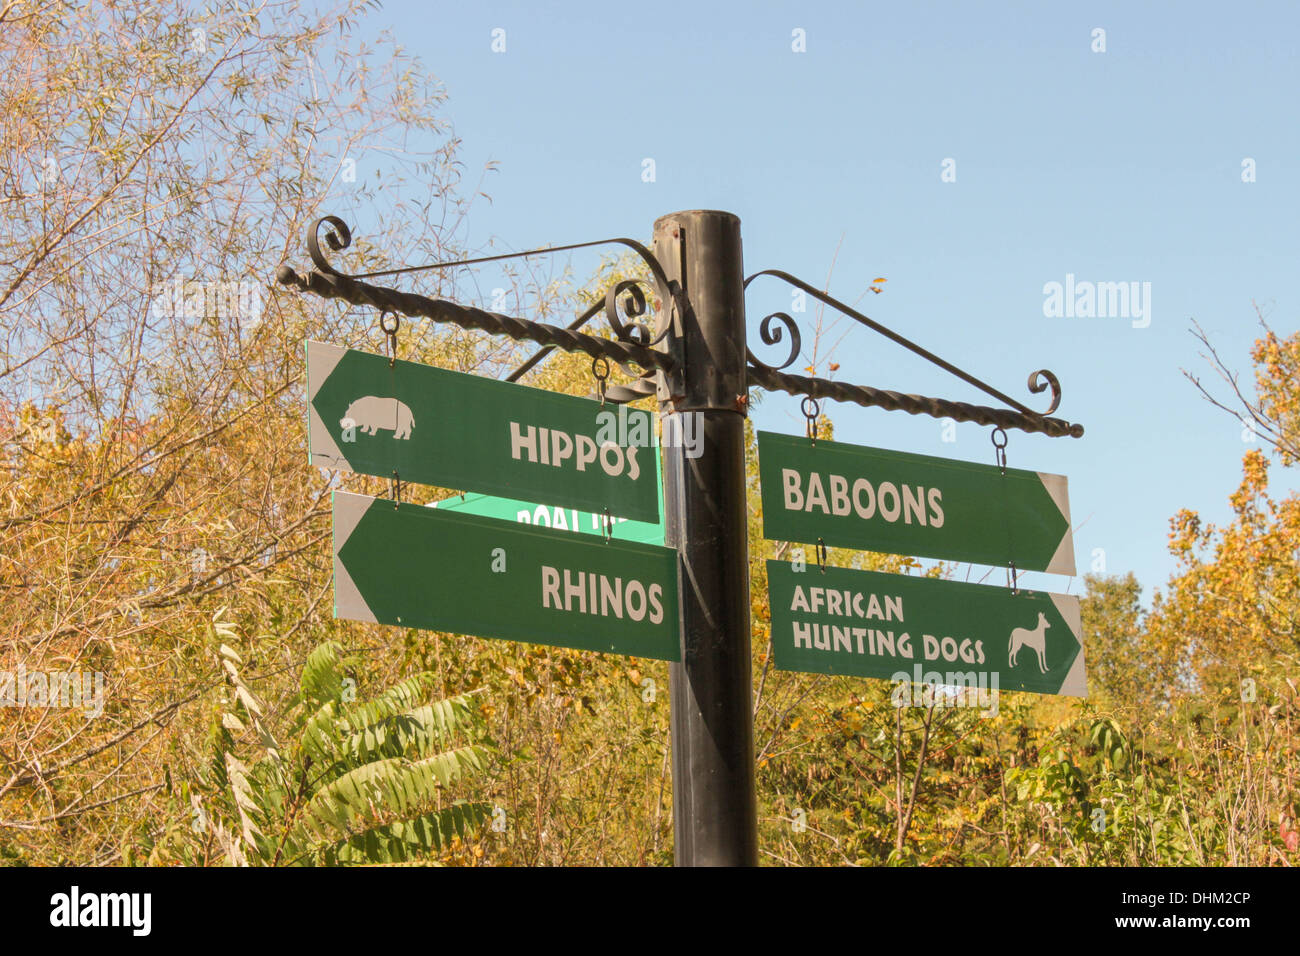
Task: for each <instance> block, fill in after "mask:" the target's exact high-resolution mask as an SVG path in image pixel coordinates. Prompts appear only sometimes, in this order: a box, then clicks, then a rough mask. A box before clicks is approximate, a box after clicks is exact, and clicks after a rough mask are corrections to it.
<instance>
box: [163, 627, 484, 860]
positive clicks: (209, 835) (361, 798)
mask: <svg viewBox="0 0 1300 956" xmlns="http://www.w3.org/2000/svg"><path fill="white" fill-rule="evenodd" d="M216 627H217V631H218V633H219V634H220V635H221V636H229V635H230V634H231V633H232V629H231V628H230V626H229V624H227V623H223V622H220V621H218V622H217V624H216ZM342 653H343V649H342V648H341V647H340V646H339V645H338V644H335V643H332V642H330V643H325V644H322V645H320V646H319V647H317V648H316V649H315V650H313V651H312V652H311V654H310V655H308V657H307V663H306V666H305V667H304V668H303V671H302V680H301V685H300V687H301V691H300V696H299V699H298V701H297V702H296V704H295V706H294V708H293V710H294V719H293V723H292V725H291V728H292V729H291V732H292V733H293V735H294V737H295V739H294V742H293V744H292V745H291V746H290V747H288V748H282V747H281V746H280V745H279V744H278V743H276V740H275V738H274V737H272V736H271V734H270V733H269V732H268V731H267V730H266V728H265V727H264V726H263V707H262V704H261V703H260V702H259V701H258V699H257V697H256V695H255V694H254V693H253V691H252V689H251V688H249V686H248V685H247V684H246V683H245V682H244V680H243V678H242V677H241V676H240V672H239V665H240V664H242V663H243V662H242V661H241V660H240V657H239V654H238V653H237V652H235V651H234V650H233V649H232V648H231V647H229V646H228V645H226V644H224V643H223V644H222V645H221V647H220V650H219V656H220V659H221V666H222V668H223V669H224V670H225V672H226V674H227V676H228V677H229V681H230V687H231V689H232V690H233V693H234V698H235V699H234V702H233V704H232V706H231V707H230V708H228V709H227V710H226V711H224V712H223V713H222V715H221V723H220V725H219V728H218V729H217V737H216V747H215V750H216V754H215V758H214V760H213V761H212V764H211V768H210V773H209V779H208V780H207V781H205V782H204V783H206V786H204V785H203V784H200V786H199V787H198V788H196V789H195V790H193V791H190V794H189V795H190V798H191V804H192V807H193V809H194V814H195V817H194V818H195V822H196V823H197V824H199V825H198V826H194V827H192V828H191V829H193V830H196V831H197V832H198V833H199V838H198V840H197V841H196V843H197V846H196V845H194V844H190V843H183V844H181V854H182V858H186V857H188V858H189V859H188V860H187V862H202V863H206V862H209V858H210V856H211V854H212V853H213V852H214V850H218V849H219V850H220V851H221V853H223V854H224V856H225V858H226V860H227V861H228V862H229V863H231V864H235V865H247V864H249V863H253V864H256V865H262V866H302V865H312V864H325V865H347V864H357V863H418V862H432V861H435V860H437V859H438V858H439V856H440V855H443V854H445V853H447V852H448V851H449V850H450V849H451V848H452V847H453V846H454V845H456V843H457V842H458V841H462V840H464V839H465V838H467V837H469V836H471V835H472V833H473V832H474V830H475V829H476V828H478V827H479V826H481V825H482V824H483V823H484V822H486V821H487V820H488V818H489V817H490V816H491V809H490V808H489V807H488V805H487V804H486V803H482V802H469V801H466V800H464V799H452V798H450V797H449V796H448V792H449V791H450V790H451V788H453V787H457V788H458V787H463V786H464V785H465V783H466V782H467V781H468V779H469V778H471V777H474V776H476V775H478V774H481V773H482V772H483V770H484V769H485V767H486V766H487V763H488V760H489V756H490V753H489V747H488V746H487V745H486V743H485V742H484V733H483V725H482V721H481V719H480V718H479V717H478V715H477V714H476V713H475V711H474V708H473V705H472V704H473V698H472V695H470V694H461V695H458V696H456V697H451V698H447V699H444V700H439V701H434V702H432V703H424V699H425V695H426V694H427V693H428V691H429V689H430V688H431V687H432V686H433V685H434V683H435V675H433V674H431V673H429V672H422V673H418V674H415V675H413V676H411V677H408V678H406V679H405V680H403V681H401V682H400V683H398V684H395V685H394V686H392V687H390V688H388V689H387V690H385V691H384V692H382V693H380V694H378V695H377V696H375V697H373V698H371V699H369V700H365V701H359V700H357V696H356V686H355V685H356V682H355V681H354V680H353V679H352V678H350V677H348V676H347V674H346V671H345V667H344V664H343V660H342V657H341V655H342ZM237 734H238V735H248V734H251V735H255V736H256V737H257V738H258V739H259V741H260V745H261V748H262V756H260V757H259V758H258V759H257V760H256V761H255V762H254V763H253V764H252V765H251V766H247V765H245V763H244V762H243V761H242V760H241V759H240V757H239V756H238V753H239V749H240V748H239V747H238V745H237V741H236V735H237ZM457 738H463V739H464V740H465V741H466V742H464V743H463V744H461V745H460V746H455V747H453V746H451V745H452V744H453V743H454V742H455V741H456V740H457ZM205 791H207V793H206V795H207V796H208V797H209V799H208V800H207V801H206V802H205V801H204V800H203V799H202V796H203V795H204V792H205ZM214 791H215V792H214ZM205 808H206V809H205ZM231 834H238V839H235V838H233V837H232V836H231ZM170 843H171V841H169V840H164V841H162V843H161V845H160V846H158V847H156V848H155V849H156V851H158V852H156V853H155V854H154V857H153V859H152V860H151V862H155V863H157V862H165V861H166V858H167V856H168V855H169V854H168V851H169V850H170V849H171V846H170Z"/></svg>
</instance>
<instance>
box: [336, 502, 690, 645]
mask: <svg viewBox="0 0 1300 956" xmlns="http://www.w3.org/2000/svg"><path fill="white" fill-rule="evenodd" d="M333 494H334V498H333V505H334V614H335V616H336V617H341V618H347V619H349V620H353V621H371V622H376V623H379V624H392V625H398V626H401V627H414V628H423V629H427V630H439V631H448V632H452V633H456V634H473V635H476V636H479V637H493V638H501V639H504V640H509V641H524V642H528V643H532V644H549V645H552V646H557V647H575V648H581V649H583V650H589V651H603V652H605V653H610V654H627V655H630V656H634V657H651V658H657V659H659V660H666V661H679V660H681V648H680V644H679V641H678V638H677V633H678V626H677V625H678V621H677V552H676V551H674V550H671V549H669V548H664V547H657V546H655V545H650V544H641V543H636V542H630V541H620V540H618V539H614V540H611V541H609V542H606V541H604V540H603V539H602V538H599V537H595V536H593V535H585V534H572V533H569V532H566V531H559V530H555V529H552V528H545V527H537V526H535V525H526V524H517V523H514V522H507V521H501V520H499V519H496V518H484V517H479V516H477V515H470V514H460V513H457V512H455V511H449V510H444V509H442V508H428V507H424V506H422V505H414V504H401V505H394V503H393V502H391V501H386V500H384V499H382V498H370V497H367V496H364V495H354V494H348V493H346V492H340V491H336V492H334V493H333Z"/></svg>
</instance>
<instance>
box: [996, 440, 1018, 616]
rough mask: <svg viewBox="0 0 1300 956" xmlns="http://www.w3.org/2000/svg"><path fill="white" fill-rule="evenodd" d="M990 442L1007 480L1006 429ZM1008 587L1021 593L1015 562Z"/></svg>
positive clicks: (1008, 565)
mask: <svg viewBox="0 0 1300 956" xmlns="http://www.w3.org/2000/svg"><path fill="white" fill-rule="evenodd" d="M999 436H1000V437H1001V439H1002V440H1001V441H1000V442H999V441H998V438H999ZM989 440H990V441H992V442H993V458H994V460H995V461H996V462H997V465H998V470H1000V471H1001V472H1002V477H1003V478H1005V477H1006V476H1007V441H1008V439H1007V432H1006V429H1004V428H1002V427H1001V426H998V427H997V428H994V429H993V433H992V434H991V435H990V436H989ZM1007 586H1008V587H1009V588H1011V593H1012V594H1019V593H1020V582H1019V575H1018V573H1017V572H1016V562H1014V561H1010V562H1008V563H1007Z"/></svg>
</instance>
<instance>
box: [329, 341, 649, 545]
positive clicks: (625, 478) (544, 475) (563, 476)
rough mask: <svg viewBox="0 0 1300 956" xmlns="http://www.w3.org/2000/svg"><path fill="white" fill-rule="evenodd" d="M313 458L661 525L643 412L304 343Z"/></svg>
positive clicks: (405, 478)
mask: <svg viewBox="0 0 1300 956" xmlns="http://www.w3.org/2000/svg"><path fill="white" fill-rule="evenodd" d="M307 396H308V418H309V422H308V426H309V427H308V441H309V449H310V456H311V461H312V463H313V464H315V465H319V466H321V467H323V468H339V469H344V470H347V471H354V472H358V473H361V474H366V475H378V476H380V477H383V478H392V477H393V476H394V474H396V475H397V477H398V478H399V479H400V480H401V481H402V482H416V483H420V484H430V485H438V486H440V487H444V488H453V489H456V490H460V491H478V492H484V493H487V494H491V495H499V496H501V497H504V498H509V499H512V500H522V501H530V502H536V503H539V504H548V505H561V506H564V507H568V508H577V509H581V510H584V511H591V512H595V513H597V514H603V513H604V511H605V510H606V509H608V510H609V513H610V514H611V515H614V516H617V517H621V518H631V519H635V520H638V521H646V522H658V521H659V490H658V486H657V479H656V460H657V456H658V453H659V449H658V448H657V447H656V446H655V433H654V420H653V418H652V417H651V415H650V414H649V413H648V412H643V411H638V410H634V409H628V408H626V406H621V407H615V406H613V405H608V406H602V405H601V404H600V403H599V402H597V401H594V400H592V399H587V398H578V397H575V396H572V395H561V394H557V393H555V392H548V391H545V390H543V389H537V388H529V387H528V386H526V385H516V384H514V383H512V382H502V381H498V380H497V379H490V378H483V377H481V376H477V375H468V374H464V373H461V372H450V371H447V370H446V369H440V368H434V367H432V366H429V365H420V364H418V363H416V362H405V361H402V360H400V359H399V360H398V361H396V362H394V363H392V364H391V365H390V363H389V360H388V358H386V357H385V356H382V355H375V354H373V353H370V352H359V351H356V350H354V349H344V348H339V347H338V346H334V345H326V344H324V343H321V342H308V343H307Z"/></svg>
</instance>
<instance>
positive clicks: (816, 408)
mask: <svg viewBox="0 0 1300 956" xmlns="http://www.w3.org/2000/svg"><path fill="white" fill-rule="evenodd" d="M810 404H811V406H812V411H809V410H808V408H809V405H810ZM799 408H800V409H801V410H802V411H803V417H804V418H805V419H806V420H807V422H808V438H809V440H810V441H811V442H812V443H813V445H816V444H817V418H818V416H819V415H821V413H822V406H821V403H820V402H819V401H817V399H815V398H805V399H804V400H803V402H802V403H801V404H800V405H799Z"/></svg>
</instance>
